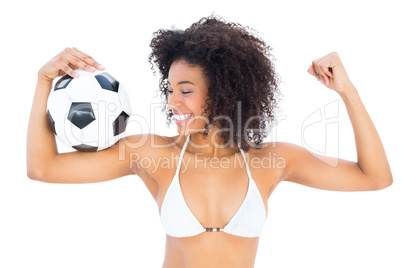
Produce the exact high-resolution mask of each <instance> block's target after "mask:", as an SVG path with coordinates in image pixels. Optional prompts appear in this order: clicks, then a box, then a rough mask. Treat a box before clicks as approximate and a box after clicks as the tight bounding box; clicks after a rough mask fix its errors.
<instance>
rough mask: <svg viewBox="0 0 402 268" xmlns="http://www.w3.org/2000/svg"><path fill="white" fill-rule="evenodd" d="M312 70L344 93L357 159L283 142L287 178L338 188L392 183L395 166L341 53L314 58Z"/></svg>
mask: <svg viewBox="0 0 402 268" xmlns="http://www.w3.org/2000/svg"><path fill="white" fill-rule="evenodd" d="M308 72H309V73H310V74H311V75H313V76H315V77H316V78H317V79H318V80H319V81H320V82H321V83H323V84H324V85H325V86H326V87H327V88H329V89H332V90H335V91H336V92H337V93H339V95H340V96H341V97H342V100H343V102H344V103H345V106H346V109H347V112H348V115H349V118H350V121H351V124H352V127H353V131H354V136H355V143H356V150H357V162H352V161H348V160H344V159H339V160H338V159H335V158H333V157H328V156H319V155H317V154H314V153H312V152H310V151H308V150H306V149H304V148H302V147H300V146H297V145H294V144H289V143H282V144H281V145H280V146H282V148H283V151H284V152H285V154H286V156H287V159H288V167H287V169H286V171H285V174H284V180H285V181H291V182H296V183H300V184H303V185H306V186H310V187H314V188H319V189H325V190H338V191H365V190H378V189H383V188H385V187H388V186H389V185H391V184H392V181H393V179H392V174H391V169H390V166H389V164H388V160H387V156H386V154H385V150H384V147H383V145H382V142H381V139H380V136H379V135H378V132H377V130H376V128H375V126H374V124H373V122H372V121H371V118H370V116H369V114H368V112H367V110H366V109H365V107H364V105H363V102H362V100H361V99H360V97H359V94H358V92H357V90H356V88H355V87H354V86H353V84H352V83H351V82H350V80H349V78H348V76H347V74H346V71H345V68H344V67H343V64H342V62H341V60H340V58H339V55H338V54H337V53H335V52H333V53H330V54H329V55H327V56H324V57H322V58H319V59H317V60H315V61H313V64H312V65H311V66H310V68H309V70H308ZM334 160H335V161H336V160H338V161H337V162H338V164H337V165H336V167H333V166H331V165H329V164H328V163H330V162H332V163H334V162H335V161H334ZM335 163H336V162H335Z"/></svg>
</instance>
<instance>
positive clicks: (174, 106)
mask: <svg viewBox="0 0 402 268" xmlns="http://www.w3.org/2000/svg"><path fill="white" fill-rule="evenodd" d="M181 106H182V102H181V99H180V96H179V95H178V94H177V93H174V92H173V93H170V94H169V98H168V109H170V110H178V109H180V107H181Z"/></svg>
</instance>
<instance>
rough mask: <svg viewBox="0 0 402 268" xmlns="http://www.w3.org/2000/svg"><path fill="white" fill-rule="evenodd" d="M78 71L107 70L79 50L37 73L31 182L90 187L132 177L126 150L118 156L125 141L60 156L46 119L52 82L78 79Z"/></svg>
mask: <svg viewBox="0 0 402 268" xmlns="http://www.w3.org/2000/svg"><path fill="white" fill-rule="evenodd" d="M77 68H82V69H84V70H88V71H91V72H94V71H95V70H96V69H98V70H103V69H104V68H103V67H102V66H101V65H100V64H98V63H97V62H96V61H95V60H94V59H93V58H92V57H90V56H88V55H86V54H85V53H83V52H81V51H79V50H78V49H76V48H67V49H65V50H63V51H62V52H61V53H59V54H58V55H57V56H55V57H54V58H53V59H51V60H50V61H49V62H47V63H46V64H45V65H44V66H43V67H42V68H41V69H40V71H39V72H38V82H37V85H36V90H35V95H34V100H33V104H32V109H31V115H30V118H29V125H28V137H27V174H28V177H29V178H31V179H34V180H40V181H44V182H55V183H89V182H100V181H106V180H111V179H115V178H118V177H121V176H124V175H129V174H133V171H132V169H131V168H130V164H129V157H128V156H127V150H124V151H126V153H125V155H122V154H121V153H120V154H119V148H121V146H124V143H125V142H126V139H123V140H120V141H119V142H118V143H117V144H116V145H114V146H113V147H111V148H109V149H106V150H103V151H99V152H94V153H88V152H86V153H83V152H72V153H64V154H59V153H58V152H57V146H56V141H55V137H54V135H53V133H52V131H51V130H50V127H49V124H48V122H47V117H46V103H47V98H48V95H49V92H50V90H51V87H52V81H53V79H54V78H56V77H58V76H61V75H64V74H66V73H67V74H69V75H70V76H72V77H78V74H76V73H75V72H74V70H75V69H77ZM137 138H139V137H137ZM131 139H136V137H131Z"/></svg>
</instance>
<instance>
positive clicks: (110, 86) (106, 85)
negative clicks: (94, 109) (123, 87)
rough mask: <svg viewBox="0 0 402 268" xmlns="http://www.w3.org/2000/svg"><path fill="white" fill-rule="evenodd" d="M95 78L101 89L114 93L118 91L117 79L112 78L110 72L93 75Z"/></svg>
mask: <svg viewBox="0 0 402 268" xmlns="http://www.w3.org/2000/svg"><path fill="white" fill-rule="evenodd" d="M95 78H96V80H98V83H99V84H100V86H101V87H102V88H103V89H106V90H110V91H114V92H116V93H117V92H118V91H119V81H117V80H116V79H114V78H113V76H111V75H110V74H108V73H101V74H98V75H95Z"/></svg>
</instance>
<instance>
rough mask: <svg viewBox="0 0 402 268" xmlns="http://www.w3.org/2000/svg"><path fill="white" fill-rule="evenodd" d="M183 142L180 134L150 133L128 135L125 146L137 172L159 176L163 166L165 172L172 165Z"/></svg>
mask: <svg viewBox="0 0 402 268" xmlns="http://www.w3.org/2000/svg"><path fill="white" fill-rule="evenodd" d="M181 143H183V142H181V139H180V138H179V137H178V136H174V137H170V136H161V135H158V134H153V133H149V134H138V135H131V136H128V137H126V138H125V140H124V142H123V144H124V146H123V147H124V150H125V152H124V154H125V155H126V157H128V158H129V159H130V166H131V168H132V169H133V170H134V171H135V173H137V174H138V175H140V174H143V173H144V172H145V173H146V174H147V175H148V176H153V177H157V174H158V173H159V172H160V169H161V167H164V171H163V172H165V171H167V170H168V169H169V167H170V166H172V164H171V162H172V160H174V157H173V156H174V154H175V153H176V151H177V150H179V149H178V148H179V147H178V146H180V145H179V144H181Z"/></svg>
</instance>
